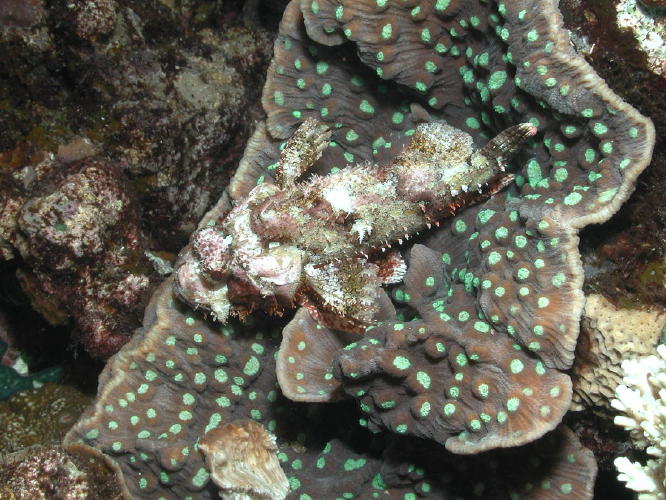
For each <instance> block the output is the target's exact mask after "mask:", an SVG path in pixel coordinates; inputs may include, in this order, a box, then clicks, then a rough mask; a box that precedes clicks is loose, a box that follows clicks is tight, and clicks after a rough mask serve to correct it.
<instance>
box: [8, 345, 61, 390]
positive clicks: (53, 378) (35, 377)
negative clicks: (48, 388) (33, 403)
mask: <svg viewBox="0 0 666 500" xmlns="http://www.w3.org/2000/svg"><path fill="white" fill-rule="evenodd" d="M8 350H9V346H8V345H7V344H6V343H5V342H4V341H3V340H1V339H0V359H2V358H3V357H4V355H5V353H6V352H7V351H8ZM25 368H27V367H25V362H24V361H23V360H22V359H21V357H20V356H19V357H17V358H16V359H15V361H14V362H13V363H11V364H5V363H4V360H3V362H2V363H0V401H2V400H4V399H7V398H9V397H10V396H11V395H12V394H15V393H17V392H20V391H24V390H26V389H32V388H34V387H40V386H41V385H42V384H44V383H46V382H57V381H59V380H60V379H61V378H62V367H60V366H54V367H52V368H45V369H44V370H41V371H39V372H37V373H32V374H28V373H27V370H26V369H25Z"/></svg>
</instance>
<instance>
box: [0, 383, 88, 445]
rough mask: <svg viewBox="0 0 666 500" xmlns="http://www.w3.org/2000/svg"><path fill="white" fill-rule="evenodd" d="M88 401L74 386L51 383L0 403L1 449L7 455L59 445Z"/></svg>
mask: <svg viewBox="0 0 666 500" xmlns="http://www.w3.org/2000/svg"><path fill="white" fill-rule="evenodd" d="M90 402H91V398H90V397H89V396H86V395H84V394H82V393H81V392H79V391H78V390H76V389H74V388H73V387H70V386H67V385H60V384H55V383H51V382H48V383H45V384H44V385H43V386H42V387H40V388H37V389H33V388H30V389H27V390H23V391H21V392H18V393H16V394H14V395H13V396H11V397H9V398H8V399H6V400H5V401H0V425H2V429H3V432H2V434H1V435H0V449H2V450H3V453H10V452H14V451H18V450H21V449H22V448H27V447H29V446H33V445H50V444H54V443H59V442H60V441H61V440H62V438H63V436H64V435H65V433H66V432H67V431H68V430H69V429H70V428H71V427H72V425H73V424H74V422H76V420H77V419H78V418H79V416H80V415H81V413H83V410H84V409H85V408H86V407H87V406H88V405H89V404H90Z"/></svg>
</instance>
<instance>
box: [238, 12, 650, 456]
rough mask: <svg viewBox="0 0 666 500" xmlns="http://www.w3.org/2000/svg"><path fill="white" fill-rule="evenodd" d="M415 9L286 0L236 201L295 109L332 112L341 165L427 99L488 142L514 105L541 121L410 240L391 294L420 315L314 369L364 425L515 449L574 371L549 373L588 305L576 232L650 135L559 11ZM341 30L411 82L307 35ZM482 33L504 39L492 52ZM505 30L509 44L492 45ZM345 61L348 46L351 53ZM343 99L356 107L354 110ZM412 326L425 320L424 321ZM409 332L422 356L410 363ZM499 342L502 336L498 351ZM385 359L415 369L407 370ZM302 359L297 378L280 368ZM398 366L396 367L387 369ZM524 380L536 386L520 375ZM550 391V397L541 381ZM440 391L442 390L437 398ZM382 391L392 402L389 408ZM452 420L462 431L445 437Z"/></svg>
mask: <svg viewBox="0 0 666 500" xmlns="http://www.w3.org/2000/svg"><path fill="white" fill-rule="evenodd" d="M414 9H415V10H414V13H413V15H407V14H408V13H409V12H408V11H407V10H404V9H402V8H401V7H398V6H395V5H393V4H391V3H387V4H386V5H385V6H382V7H375V6H370V5H369V4H368V5H366V4H364V3H363V4H355V5H354V6H347V5H344V4H341V5H338V6H333V5H331V4H329V3H327V2H317V3H316V6H315V4H312V5H310V4H308V3H303V4H302V5H301V9H299V8H298V6H297V4H296V3H292V4H291V6H290V7H289V8H288V10H287V12H286V13H285V17H284V19H283V23H282V30H281V36H280V38H279V39H278V41H277V42H276V55H275V59H274V62H273V64H272V66H271V71H270V74H269V78H268V80H267V84H266V87H265V90H264V98H263V103H264V106H265V108H266V110H267V112H268V118H267V126H266V129H259V131H258V132H257V133H256V134H255V138H254V140H253V141H251V143H250V146H249V147H248V153H247V154H246V157H245V158H244V161H243V162H242V164H241V169H240V171H239V173H238V174H237V175H236V177H235V179H234V182H233V183H232V186H231V188H230V193H231V194H232V196H233V197H236V199H242V196H244V195H245V193H247V190H248V188H250V186H251V185H252V181H253V179H257V181H256V182H266V180H267V179H268V178H269V176H272V172H274V165H273V164H271V163H270V157H269V158H267V156H269V155H270V148H271V147H276V146H278V145H279V144H280V139H282V138H284V136H285V134H288V133H289V130H291V129H293V127H294V126H295V124H296V123H298V121H299V119H303V118H306V117H308V116H311V115H313V114H318V115H319V116H320V117H323V118H322V119H323V120H324V122H331V123H333V124H334V133H333V135H332V137H331V142H334V143H335V144H336V146H337V147H335V148H329V149H332V150H333V152H332V153H331V154H330V155H327V152H324V154H323V156H322V159H321V160H320V161H319V163H318V166H319V167H320V168H321V169H327V168H328V169H330V168H332V167H334V168H338V167H340V166H343V165H344V163H347V162H352V161H354V160H355V158H357V157H359V156H360V158H375V159H376V160H379V161H380V163H381V162H382V160H381V158H382V155H383V154H385V150H386V148H383V147H378V145H379V144H380V143H382V144H384V143H389V144H390V145H391V147H392V148H395V147H396V146H397V145H399V144H401V143H402V142H403V141H405V140H407V138H408V137H409V136H411V134H413V133H414V125H413V123H414V122H415V121H420V120H423V119H424V115H425V116H426V117H427V115H428V113H429V114H430V115H432V116H433V117H440V116H443V117H444V118H445V119H446V120H447V121H448V122H449V123H450V124H451V125H453V126H456V127H459V128H460V129H462V130H466V131H470V132H472V133H475V134H476V135H477V136H478V137H480V138H481V139H482V138H483V137H484V135H485V137H489V136H492V135H493V131H496V130H497V129H498V128H501V125H500V124H506V123H507V121H508V120H510V119H513V122H514V123H515V122H517V121H528V122H532V123H533V124H535V125H537V126H538V128H539V135H538V136H537V138H538V140H537V141H533V142H531V143H530V144H529V146H530V147H529V148H527V154H522V155H519V157H518V160H517V161H515V162H512V163H513V164H514V165H515V166H516V167H520V169H519V170H518V172H517V176H516V184H515V185H514V186H513V188H512V189H509V190H508V191H507V193H506V194H505V193H500V194H498V195H496V196H494V197H493V198H491V199H490V200H489V201H487V202H485V203H483V204H481V205H480V206H478V207H473V208H468V209H467V210H465V211H463V212H461V214H459V215H458V216H457V217H455V218H454V219H452V222H449V221H446V222H444V223H442V226H443V227H442V228H440V229H439V230H438V231H437V234H435V235H434V236H432V237H430V238H429V239H428V240H426V245H427V246H429V247H430V248H431V249H432V250H433V251H434V252H431V253H429V254H428V252H426V251H425V250H422V251H420V252H419V255H418V256H417V259H416V262H417V263H418V266H417V269H415V270H414V272H413V273H412V276H413V278H412V279H411V280H410V279H406V285H405V287H399V288H397V289H396V290H394V292H393V297H394V298H395V299H396V300H397V301H399V302H402V303H407V304H408V305H409V306H411V308H412V311H413V310H414V309H416V313H417V315H416V320H415V321H414V322H407V323H404V324H403V323H402V322H400V323H397V327H398V328H403V329H404V330H403V331H398V333H393V332H391V329H392V326H391V324H390V323H389V324H388V325H387V326H382V327H380V329H378V330H377V331H370V332H368V336H369V337H370V338H372V339H373V340H374V341H375V343H374V344H371V343H370V342H369V341H366V340H365V339H364V340H363V341H362V342H361V343H360V345H361V346H362V347H363V348H364V350H363V351H359V352H358V354H355V355H351V354H348V353H344V352H343V354H341V355H340V358H339V361H338V362H336V363H339V364H336V365H335V366H337V367H338V368H336V369H334V370H333V373H326V371H319V372H318V374H317V375H318V377H321V376H327V375H328V376H329V377H330V376H331V375H337V376H338V378H342V382H343V386H344V387H345V389H346V388H349V389H350V391H349V392H353V390H352V389H353V388H355V387H356V386H357V384H360V385H361V388H359V392H358V394H359V395H357V397H358V398H359V399H360V400H361V403H362V404H365V407H368V408H370V409H371V410H372V417H371V421H372V422H373V423H374V424H375V425H376V424H382V425H384V426H386V427H389V428H391V429H393V430H395V429H396V427H397V429H398V431H402V432H408V433H412V432H413V433H416V434H417V435H425V436H431V437H433V436H435V437H436V438H437V439H438V440H441V441H446V442H447V446H449V447H451V448H452V449H456V450H457V451H460V452H466V453H471V452H474V451H480V450H483V449H486V448H487V447H493V446H510V445H516V444H519V443H524V442H527V441H529V440H531V439H534V437H535V436H537V435H540V434H543V433H544V432H546V431H547V430H549V429H552V428H553V426H555V425H556V424H557V422H559V420H560V419H561V417H562V414H563V413H564V412H565V411H566V409H567V407H568V404H569V403H568V401H569V398H570V397H571V392H570V391H571V385H570V382H569V381H568V377H567V376H566V375H564V374H561V373H557V371H555V370H557V369H560V370H561V369H566V368H568V367H569V366H570V365H571V363H572V361H573V357H574V347H575V344H576V338H577V335H578V321H579V317H580V312H581V309H582V302H583V297H582V294H581V291H580V288H581V282H582V268H581V266H580V261H579V256H578V250H577V246H576V245H577V238H576V236H575V235H576V232H577V230H578V229H579V228H581V227H583V226H585V225H586V224H589V223H590V222H598V221H601V220H604V219H606V218H608V217H609V216H610V215H611V213H612V212H613V211H615V210H616V209H617V208H618V207H619V205H620V203H621V202H622V201H623V200H624V199H626V197H627V196H628V194H629V192H630V190H631V187H632V183H633V181H634V179H635V177H636V176H637V175H638V173H639V172H640V171H641V170H642V169H643V168H644V167H645V166H646V164H647V161H648V160H649V156H650V153H651V147H652V143H653V140H654V131H653V128H652V126H651V124H650V123H649V121H647V120H645V119H644V118H643V117H641V116H640V115H638V114H637V113H636V112H635V111H634V110H633V109H631V108H630V107H628V106H627V105H626V104H625V103H622V102H621V101H620V100H619V99H618V98H617V97H616V96H615V95H613V94H612V93H611V92H610V90H609V89H608V88H607V87H606V86H605V85H604V83H603V82H602V81H600V80H599V79H598V78H597V77H596V76H595V75H594V74H593V72H592V70H591V69H590V68H589V67H588V66H587V65H586V64H585V63H584V62H582V61H581V60H579V59H576V58H575V56H574V55H573V53H572V52H571V48H570V46H569V43H568V39H567V38H566V36H562V35H561V34H560V33H559V32H558V31H556V30H555V29H554V28H551V26H553V24H555V25H557V23H559V17H558V14H557V12H556V11H554V10H553V9H552V8H551V7H550V4H548V3H547V2H546V3H544V4H543V9H541V10H539V11H538V12H537V10H535V9H533V8H531V9H526V10H521V6H520V5H518V4H516V3H512V4H511V5H508V4H504V3H500V4H499V5H498V11H497V12H492V9H491V14H490V15H487V14H486V13H484V12H482V10H483V7H482V6H481V5H478V4H476V3H474V2H472V3H466V4H464V5H463V4H461V3H457V2H455V3H451V4H428V5H425V4H424V5H419V8H418V9H417V8H416V7H414ZM438 9H439V10H438ZM301 11H302V12H303V16H304V24H305V29H304V28H303V27H302V24H301V23H302V21H301ZM460 20H463V22H462V24H461V23H460V22H459V21H460ZM471 20H473V21H471ZM554 21H557V23H554ZM378 26H380V27H382V29H385V31H382V30H378V29H377V27H378ZM484 30H488V31H489V32H491V33H492V34H491V35H489V37H490V38H483V42H482V41H480V40H481V39H479V38H477V36H478V35H477V34H478V33H483V32H484ZM343 39H350V40H352V41H354V42H355V43H356V46H357V48H358V50H359V54H360V59H361V60H362V61H363V62H364V63H366V64H368V65H369V66H370V67H371V68H372V69H374V70H375V74H376V75H378V76H379V78H380V79H382V80H389V79H393V80H395V81H397V82H398V83H401V84H403V85H405V86H408V87H410V88H412V89H414V90H415V92H414V93H407V92H405V91H404V90H403V89H402V88H393V90H391V87H390V86H389V84H388V82H384V81H382V83H379V84H377V85H378V87H379V88H378V89H377V90H376V91H375V90H374V85H375V82H376V80H375V82H373V77H372V76H370V75H368V74H367V73H362V72H360V71H359V70H358V68H357V67H351V66H350V65H349V64H348V63H345V62H342V63H339V62H338V59H339V56H338V53H339V52H336V51H338V48H337V47H336V48H335V50H329V49H327V48H326V47H325V46H322V45H317V44H314V43H313V41H312V40H315V41H317V42H320V43H323V44H326V45H333V46H337V45H338V44H339V43H340V42H341V41H342V40H343ZM489 39H490V40H495V42H496V43H497V44H498V45H495V46H493V48H492V49H491V48H490V47H488V44H490V43H491V42H489V41H488V40H489ZM504 42H505V43H506V44H507V50H508V52H509V53H510V57H509V56H506V57H505V58H502V57H501V50H503V48H504ZM409 44H412V45H409ZM406 45H409V48H406V47H405V46H406ZM498 47H499V48H498ZM407 54H408V56H407ZM351 57H352V56H351V55H349V54H345V60H346V61H350V60H351ZM564 59H566V63H565V62H564ZM445 62H446V63H445ZM428 63H430V64H428ZM428 68H430V69H431V70H432V71H428ZM514 73H515V77H514V78H513V79H511V78H510V77H509V75H511V74H514ZM583 82H584V83H583ZM572 89H576V90H575V91H574V92H573V93H572ZM392 91H393V92H396V93H395V94H391V92H392ZM382 95H384V96H388V95H393V98H381V97H380V96H382ZM421 96H422V97H421ZM535 99H536V100H537V101H538V102H537V103H535V102H534V100H535ZM364 103H368V104H369V105H370V106H369V107H368V106H366V105H365V104H364ZM426 106H427V111H425V109H426ZM348 109H352V110H358V111H359V112H358V113H354V114H353V116H348V115H346V114H345V113H344V110H348ZM363 109H365V110H369V109H372V110H373V112H372V113H367V112H363ZM609 109H610V110H611V111H609ZM392 110H393V111H392ZM394 115H395V120H393V117H394ZM373 126H374V128H373ZM350 129H351V130H352V131H353V133H350ZM630 129H631V132H630ZM390 130H393V131H394V132H392V134H391V137H390V138H387V137H386V135H387V134H388V131H390ZM400 131H402V133H400ZM380 134H382V135H380ZM401 136H402V137H401ZM380 139H381V140H380ZM382 141H383V142H382ZM389 149H390V148H389ZM634 155H635V156H634ZM632 158H633V159H632ZM266 167H268V168H266ZM324 171H325V170H324ZM409 273H410V271H408V276H409ZM408 314H410V315H411V316H412V317H413V315H414V312H411V313H408ZM418 318H423V321H424V322H425V324H422V323H419V321H420V320H418ZM420 328H425V332H423V333H417V332H419V329H420ZM389 332H390V334H389ZM317 333H319V332H312V333H311V335H313V336H314V335H317ZM498 334H499V335H498ZM419 335H421V336H422V337H424V338H419ZM431 336H432V338H433V340H432V344H433V345H436V344H437V343H439V345H440V346H441V351H440V352H441V353H442V354H440V355H439V356H440V357H438V353H437V352H435V351H433V350H432V348H431V350H430V351H428V349H426V352H427V353H428V356H426V357H424V358H422V354H421V352H420V349H421V347H420V346H421V345H423V344H422V342H426V344H425V345H426V346H428V344H427V341H425V338H429V337H431ZM306 337H308V338H309V336H308V335H306ZM484 338H488V347H487V348H484V347H483V346H484V340H483V339H484ZM403 339H404V340H403ZM498 339H504V340H501V341H500V340H498ZM405 342H407V345H410V344H411V345H412V346H413V347H412V348H411V349H413V350H414V353H415V354H416V353H418V355H417V358H416V359H415V360H414V362H413V364H412V360H411V358H410V356H409V353H410V350H408V349H407V346H406V345H404V343H405ZM499 342H506V347H505V349H506V352H505V351H504V350H502V349H499V348H498V347H497V345H498V343H499ZM298 345H299V343H298V342H296V343H293V344H290V345H285V346H284V348H285V351H284V353H281V354H280V357H282V358H283V359H285V358H286V359H288V358H289V357H292V358H294V359H298V360H299V363H300V364H304V363H306V361H305V358H307V354H306V353H304V352H300V353H299V352H298V351H297V348H298ZM306 345H307V343H306ZM385 351H386V352H385ZM403 353H407V355H405V356H403ZM484 353H485V354H484ZM505 356H506V357H505ZM394 357H397V359H398V362H397V363H398V364H402V365H404V366H405V367H409V370H407V369H405V371H404V372H400V368H399V367H398V366H397V364H394V363H393V364H392V361H391V360H393V359H394ZM332 358H334V356H333V357H332ZM403 358H404V360H405V362H404V363H401V362H402V360H403ZM433 358H434V360H441V361H440V362H439V364H438V365H437V366H438V367H439V366H441V367H442V368H441V369H440V370H441V371H439V370H438V371H436V375H433V371H432V369H431V368H430V365H431V364H432V363H433V362H434V361H433ZM458 359H460V363H458V361H457V360H458ZM479 359H482V360H483V362H478V360H479ZM535 363H536V364H535ZM490 366H492V369H491V368H490ZM530 367H533V368H534V370H536V371H532V370H530V369H529V368H530ZM477 370H479V371H477ZM298 373H300V374H301V375H304V373H303V372H301V371H297V372H295V373H292V374H291V376H292V377H294V376H296V374H298ZM418 373H425V375H422V378H423V379H426V376H427V377H429V378H430V379H431V380H437V381H439V385H438V384H436V383H434V382H433V387H435V386H441V385H442V383H443V382H444V383H443V385H444V387H446V388H447V389H449V388H452V389H453V392H451V391H449V393H447V394H446V395H437V396H435V397H434V399H432V396H431V399H432V400H431V399H428V397H427V396H421V391H423V389H424V388H423V387H419V381H418V380H416V381H415V380H414V379H415V376H416V374H418ZM399 375H400V377H401V380H402V381H400V382H396V379H395V378H396V377H397V376H399ZM403 375H404V378H402V376H403ZM355 377H356V378H357V379H358V381H355V380H353V379H354V378H355ZM456 377H457V378H456ZM486 377H487V378H488V379H487V380H485V378H486ZM523 377H531V378H532V380H533V382H529V383H527V379H524V380H522V381H518V379H523ZM541 380H543V381H544V382H543V386H541V384H540V381H541ZM320 382H321V379H320V378H317V379H316V380H306V379H303V380H302V382H301V383H300V384H297V385H300V386H301V388H302V389H304V390H305V391H306V392H308V393H311V392H310V391H309V389H308V384H310V383H312V384H313V386H312V389H313V391H312V392H317V391H319V390H322V389H321V387H319V385H318V384H320ZM461 382H462V383H461ZM477 382H478V383H480V384H481V385H482V386H483V387H484V391H483V392H484V393H485V387H489V388H490V390H491V393H492V389H493V388H494V387H500V388H501V391H500V392H499V393H498V394H496V397H497V399H492V400H491V399H488V401H487V402H486V401H485V400H484V398H483V396H481V395H479V394H477V392H478V389H477V388H476V385H475V384H477ZM526 383H527V386H526V385H525V384H526ZM421 385H422V384H421ZM370 387H372V388H373V390H371V391H368V392H367V393H366V392H365V390H367V389H368V388H370ZM389 387H391V389H389ZM283 389H284V387H283ZM384 389H385V390H384ZM551 390H552V394H554V395H555V396H554V397H552V396H548V395H547V394H549V393H550V391H551ZM426 392H427V391H426ZM289 394H290V396H293V393H289ZM355 395H356V394H355ZM542 395H543V396H545V397H543V398H542ZM441 398H446V400H447V401H446V402H443V405H440V404H439V402H440V399H441ZM317 400H321V396H317ZM371 403H372V404H371ZM380 403H386V404H387V405H388V406H387V408H385V409H384V410H386V411H381V408H379V407H378V406H379V404H380ZM426 403H429V404H430V409H431V412H426V417H427V418H424V419H423V420H420V419H421V418H423V417H421V416H420V406H419V405H424V404H426ZM435 403H437V404H435ZM427 406H428V405H427V404H426V407H427ZM443 407H446V408H447V410H444V409H443ZM459 407H460V408H461V409H460V410H459V409H458V408H459ZM471 408H473V410H472V409H471ZM491 408H492V410H491ZM375 410H377V411H375ZM541 410H543V413H541ZM424 411H425V410H424ZM443 411H444V415H443V416H442V412H443ZM447 412H448V413H447ZM498 418H499V421H498ZM456 432H457V433H460V436H461V437H462V438H463V439H462V440H458V441H456V440H455V439H454V438H453V435H454V434H455V433H456Z"/></svg>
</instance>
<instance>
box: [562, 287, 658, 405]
mask: <svg viewBox="0 0 666 500" xmlns="http://www.w3.org/2000/svg"><path fill="white" fill-rule="evenodd" d="M664 327H666V311H664V310H663V309H639V310H632V309H622V308H617V307H615V306H614V305H613V304H612V303H611V302H609V301H608V299H606V298H604V297H603V296H601V295H597V294H593V295H588V296H586V297H585V309H584V311H583V317H582V323H581V338H580V341H579V345H578V348H577V355H576V362H575V364H574V369H573V371H574V377H573V379H574V388H573V390H574V396H573V402H572V409H574V410H582V409H583V408H585V407H595V408H597V409H605V410H610V402H611V400H612V399H613V398H614V397H615V390H616V388H617V386H618V385H620V384H621V382H622V377H623V369H622V367H621V363H622V362H623V360H625V359H636V358H640V357H642V356H647V355H649V354H652V353H654V352H655V349H656V347H657V344H658V343H659V342H660V339H661V337H662V331H663V329H664Z"/></svg>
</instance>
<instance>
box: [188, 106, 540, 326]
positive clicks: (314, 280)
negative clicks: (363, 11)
mask: <svg viewBox="0 0 666 500" xmlns="http://www.w3.org/2000/svg"><path fill="white" fill-rule="evenodd" d="M536 132H537V129H536V127H535V126H534V125H532V124H529V123H523V124H519V125H516V126H513V127H510V128H509V129H506V130H504V131H503V132H501V133H500V134H498V135H497V136H496V137H495V138H494V139H492V140H491V141H490V142H488V143H487V144H486V145H485V146H484V147H483V148H481V149H479V150H475V149H474V147H473V139H472V137H471V136H470V135H469V134H467V133H466V132H463V131H461V130H458V129H456V128H454V127H452V126H450V125H448V124H446V123H444V122H430V123H424V124H421V125H420V126H419V127H418V128H417V129H416V133H415V134H414V136H413V138H412V140H411V142H410V143H409V144H408V145H407V146H406V147H405V148H404V150H403V151H402V152H401V154H400V155H399V156H398V157H397V158H396V159H395V160H394V161H392V162H391V163H388V164H384V165H378V166H376V165H371V164H359V165H356V166H354V167H352V168H348V169H344V170H340V171H337V172H335V173H331V174H329V175H326V176H312V177H311V178H309V179H308V180H305V181H299V178H300V177H302V176H303V174H304V173H305V172H306V171H307V170H308V169H309V168H310V167H311V166H312V165H313V164H314V163H315V162H316V161H317V160H318V159H319V158H320V157H321V155H322V152H323V151H324V149H325V148H326V146H327V145H328V144H329V139H330V131H329V129H328V128H327V127H326V126H324V125H323V124H322V123H320V122H319V121H317V120H315V119H308V120H305V121H304V122H303V124H301V126H300V127H299V128H298V129H297V131H296V132H295V133H294V135H293V136H292V137H291V139H290V140H289V141H288V142H287V144H286V146H285V148H284V149H283V151H282V153H281V155H280V159H279V161H278V164H277V175H276V183H263V184H260V185H258V186H257V187H255V188H254V189H253V190H252V191H251V192H250V193H249V194H248V196H247V198H246V199H245V200H244V201H242V202H241V203H239V204H237V205H236V206H235V207H234V208H233V209H232V210H231V212H229V214H228V215H227V216H226V217H225V218H223V219H222V220H221V221H219V222H218V223H217V224H215V225H212V226H208V227H205V228H203V229H200V230H199V231H197V232H196V233H195V234H194V235H193V237H192V244H191V245H189V246H188V247H187V248H186V250H185V251H184V252H183V254H181V257H180V261H179V263H178V264H177V272H176V280H175V289H176V292H177V294H178V296H179V297H181V298H182V299H183V300H184V301H185V302H187V303H188V304H190V305H191V306H193V307H195V308H203V309H205V310H209V311H211V312H212V314H213V315H214V316H215V317H216V318H217V319H218V320H219V321H226V319H227V318H228V316H229V315H230V314H232V313H234V314H238V315H241V316H243V315H244V314H247V313H249V312H250V311H251V310H252V309H253V308H255V307H259V308H263V309H266V310H268V311H269V312H271V313H280V312H281V311H282V310H283V309H285V308H288V307H293V306H294V305H296V304H301V305H304V306H306V307H308V309H310V311H311V312H312V314H313V316H314V317H315V319H317V320H318V321H319V322H321V323H323V324H326V325H328V326H331V327H336V328H341V329H344V330H349V331H362V330H363V329H364V328H365V327H366V326H367V325H369V324H370V323H371V321H372V317H373V315H374V313H375V311H376V308H377V306H376V303H377V298H378V294H379V290H380V287H381V285H382V284H387V283H397V282H400V281H401V280H402V277H403V275H404V272H405V265H404V262H403V261H402V258H401V257H400V256H399V254H397V253H395V252H391V251H388V252H387V249H390V248H391V245H392V244H395V243H398V244H402V243H403V241H404V240H408V239H409V238H410V237H412V236H413V235H415V234H418V233H419V232H420V231H423V230H425V229H428V228H430V227H431V226H432V225H438V223H439V220H441V219H442V218H445V217H449V216H452V215H454V214H456V213H457V212H458V211H459V210H460V209H462V208H463V207H465V206H467V205H470V204H472V203H476V202H478V201H481V200H484V199H487V198H488V197H489V196H491V195H492V194H494V193H496V192H497V191H499V190H500V189H502V188H503V187H504V186H506V185H507V184H508V183H510V182H511V181H512V179H513V177H512V176H511V175H510V174H507V173H506V166H507V161H508V159H509V157H510V155H512V154H513V153H514V152H515V151H517V150H518V148H519V147H520V146H521V145H522V144H523V143H524V142H525V141H526V140H527V139H528V138H530V137H532V136H533V135H535V134H536Z"/></svg>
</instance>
